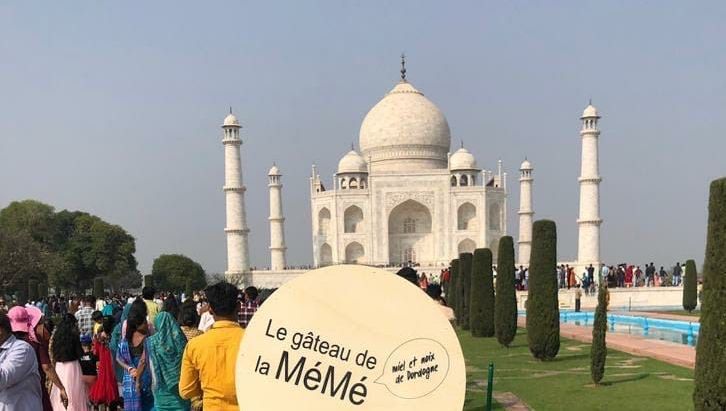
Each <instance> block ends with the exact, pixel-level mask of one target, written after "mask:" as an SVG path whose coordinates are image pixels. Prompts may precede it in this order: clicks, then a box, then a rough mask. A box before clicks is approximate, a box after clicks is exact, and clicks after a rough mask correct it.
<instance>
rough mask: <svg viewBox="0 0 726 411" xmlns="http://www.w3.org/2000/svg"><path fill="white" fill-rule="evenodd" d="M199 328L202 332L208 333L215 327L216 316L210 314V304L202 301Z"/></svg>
mask: <svg viewBox="0 0 726 411" xmlns="http://www.w3.org/2000/svg"><path fill="white" fill-rule="evenodd" d="M199 313H200V315H199V326H198V327H197V328H198V329H199V331H201V332H207V331H208V330H209V329H210V328H212V325H214V316H212V313H210V312H209V303H208V302H207V301H204V300H202V301H201V302H200V306H199Z"/></svg>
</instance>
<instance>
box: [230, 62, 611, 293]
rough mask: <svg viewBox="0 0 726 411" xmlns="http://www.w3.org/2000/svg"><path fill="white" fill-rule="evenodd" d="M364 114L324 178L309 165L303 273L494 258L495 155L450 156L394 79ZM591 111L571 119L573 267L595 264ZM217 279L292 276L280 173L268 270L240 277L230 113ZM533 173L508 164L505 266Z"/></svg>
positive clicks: (595, 135)
mask: <svg viewBox="0 0 726 411" xmlns="http://www.w3.org/2000/svg"><path fill="white" fill-rule="evenodd" d="M400 72H401V75H400V80H399V81H398V83H397V84H395V85H394V86H393V88H392V89H390V91H388V93H386V94H385V95H384V96H383V98H382V99H381V100H380V101H379V102H377V103H376V104H375V105H374V106H373V107H372V108H371V109H370V110H369V111H368V113H367V114H366V115H365V117H364V118H363V121H362V123H361V126H360V133H359V138H358V148H359V149H358V150H356V147H355V145H353V146H352V147H351V150H350V151H349V152H348V153H346V154H345V155H344V156H343V157H342V158H341V159H340V161H339V162H338V167H337V170H336V172H335V174H334V177H333V180H332V181H324V180H323V179H322V178H321V176H320V174H319V172H318V169H317V167H316V166H315V165H313V166H312V173H311V176H310V210H311V221H312V226H311V242H312V261H313V264H314V266H315V267H321V266H326V265H332V264H365V265H371V266H379V267H400V266H402V265H405V264H412V265H416V266H420V267H424V268H427V270H426V271H428V272H438V270H440V269H441V268H443V267H445V266H448V264H449V262H450V261H451V260H452V259H454V258H456V257H457V256H458V255H459V254H460V253H464V252H473V251H474V249H476V248H490V249H491V250H492V253H493V255H494V256H495V258H496V255H497V249H498V244H499V239H500V238H501V237H502V236H505V235H507V234H508V230H507V211H508V206H507V197H508V187H507V173H506V172H504V171H503V165H502V162H501V160H500V161H498V163H497V164H496V165H495V166H494V167H493V168H492V169H486V168H483V167H480V166H479V164H478V163H477V161H476V157H475V156H474V154H472V153H471V152H469V151H468V150H467V149H466V148H465V147H464V145H463V144H461V146H460V147H459V148H458V149H456V150H455V151H453V152H452V148H451V144H452V136H451V131H450V128H449V123H448V121H447V120H446V116H445V115H444V113H442V112H441V110H439V108H438V107H437V106H436V105H435V104H434V103H433V102H432V101H431V100H430V99H429V98H427V97H426V96H425V95H424V93H423V92H421V91H420V90H419V89H417V88H416V87H415V86H414V85H413V84H412V83H411V82H410V81H409V80H408V79H407V76H406V66H405V60H404V59H403V58H402V60H401V70H400ZM599 118H600V116H599V114H598V112H597V109H595V107H593V106H592V105H591V104H590V105H588V106H587V107H586V108H585V110H584V112H583V114H582V116H581V117H580V119H581V121H582V130H581V131H580V137H581V140H582V168H581V174H580V178H579V183H580V216H579V219H578V220H577V221H578V227H579V242H578V260H577V261H576V262H573V263H572V264H573V265H576V266H578V267H584V266H587V265H589V264H593V265H594V266H596V267H598V266H600V265H601V260H600V233H599V230H600V225H601V223H602V220H601V219H600V217H599V183H600V180H601V178H600V176H599V169H598V139H599V135H600V131H599V128H598V120H599ZM222 129H223V138H222V143H223V146H224V157H225V184H224V188H223V190H224V192H225V198H226V217H227V218H226V227H225V233H226V236H227V271H226V272H225V275H226V277H227V278H228V280H230V281H232V282H235V283H238V284H241V285H244V286H247V285H255V286H258V287H263V288H275V287H279V286H280V285H281V284H283V283H284V282H286V281H288V280H290V279H292V278H294V277H296V276H298V275H300V274H302V273H303V272H304V270H291V269H287V264H286V257H285V254H286V250H287V247H286V245H285V235H284V222H285V217H284V214H283V201H282V187H283V185H282V173H281V170H280V167H278V166H277V165H273V166H272V168H271V169H270V171H269V173H268V187H269V205H270V217H269V227H270V269H269V270H251V269H250V262H249V246H248V241H249V229H248V228H247V221H246V213H245V191H246V188H245V186H244V183H243V178H242V175H243V166H242V162H241V156H240V149H241V146H242V138H241V136H240V129H241V126H240V124H239V121H238V120H237V118H236V117H235V116H234V114H232V112H231V110H230V113H229V114H228V115H227V117H226V118H225V119H224V122H223V125H222ZM533 181H534V178H533V167H532V163H531V162H530V161H529V160H527V159H525V160H524V162H523V163H522V164H521V166H520V169H519V183H520V184H519V188H520V196H519V197H520V204H519V210H518V216H519V233H518V236H517V237H515V241H516V242H517V245H518V247H517V249H518V252H517V254H518V255H517V262H518V264H520V265H524V266H527V265H528V264H529V253H530V249H531V240H532V223H533V219H534V209H533V201H532V200H533V198H532V197H533V196H532V189H533Z"/></svg>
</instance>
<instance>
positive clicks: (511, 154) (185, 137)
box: [0, 1, 726, 272]
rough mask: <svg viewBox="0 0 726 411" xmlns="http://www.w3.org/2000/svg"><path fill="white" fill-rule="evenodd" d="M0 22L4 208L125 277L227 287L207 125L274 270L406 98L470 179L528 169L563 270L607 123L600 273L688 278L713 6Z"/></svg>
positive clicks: (700, 218)
mask: <svg viewBox="0 0 726 411" xmlns="http://www.w3.org/2000/svg"><path fill="white" fill-rule="evenodd" d="M635 3H636V2H631V1H607V2H602V1H598V2H570V1H566V2H565V1H563V2H551V1H548V2H517V1H508V2H481V1H476V2H440V1H427V2H422V1H355V2H352V1H327V2H322V1H321V2H315V1H289V2H284V3H283V2H274V1H256V2H252V1H246V2H242V1H227V2H223V1H204V2H200V1H153V2H98V1H77V2H70V3H69V2H57V1H52V2H51V1H47V2H40V1H38V2H20V1H16V2H3V3H0V207H5V206H6V205H7V204H8V203H9V202H11V201H13V200H19V199H26V198H34V199H38V200H41V201H44V202H47V203H50V204H52V205H54V206H55V207H56V208H58V209H63V208H68V209H72V210H75V209H79V210H85V211H89V212H91V213H93V214H97V215H99V216H101V217H102V218H104V219H106V220H107V221H110V222H113V223H116V224H120V225H121V226H123V227H125V228H126V229H127V230H128V231H129V232H130V233H131V234H132V235H133V236H134V237H136V239H137V250H138V251H137V257H138V259H139V263H140V266H139V268H140V269H141V270H142V271H143V272H148V271H150V267H151V263H152V262H153V259H154V258H155V257H156V256H158V255H159V254H162V253H183V254H186V255H188V256H190V257H192V258H193V259H195V260H197V261H199V262H201V264H202V265H203V266H204V268H205V269H206V270H207V271H208V272H221V271H224V269H225V265H226V260H225V258H226V246H225V237H224V232H223V228H224V194H223V192H222V185H223V176H224V168H223V167H224V164H223V147H222V143H221V130H220V128H219V125H220V124H221V122H222V119H223V118H224V116H225V114H226V113H227V110H228V106H230V105H231V106H233V107H234V111H235V114H236V115H237V116H238V118H239V119H240V121H241V123H242V124H243V126H244V128H243V129H242V135H243V138H244V140H245V143H244V145H243V146H242V149H243V161H244V173H245V176H244V177H245V181H246V184H247V187H248V190H247V215H248V217H249V225H250V228H251V230H252V231H251V233H250V240H251V247H250V248H251V255H252V264H253V265H258V266H266V265H268V264H269V254H268V251H267V247H268V246H269V228H268V226H267V216H268V192H267V177H266V174H267V170H268V169H269V167H270V165H271V164H272V162H273V161H275V162H277V164H278V165H279V166H280V168H281V169H282V171H283V174H284V177H283V182H284V184H285V186H284V189H283V197H284V202H285V213H286V217H287V220H286V236H287V241H288V248H289V251H288V259H289V261H290V263H292V264H307V263H310V262H311V261H312V255H311V254H312V247H311V243H310V236H311V233H310V231H311V229H310V207H309V191H308V190H309V187H308V176H309V174H310V167H311V164H312V163H317V164H318V166H319V169H320V171H321V174H323V175H324V176H325V178H326V180H327V182H328V185H330V184H329V181H330V179H331V175H332V173H334V171H335V167H336V165H337V162H338V160H339V159H340V157H341V156H342V155H343V154H345V152H346V151H347V150H349V149H350V143H351V141H353V140H356V141H357V138H358V131H359V127H360V123H361V120H362V119H363V116H364V115H365V114H366V112H367V111H368V110H369V109H370V108H371V107H372V106H373V105H374V104H375V103H376V102H377V101H378V100H379V99H380V98H381V97H382V96H383V95H384V93H386V92H387V91H388V90H389V89H390V88H391V87H392V86H393V85H394V84H395V82H396V81H397V80H398V75H399V73H398V70H399V55H400V53H401V51H405V52H406V54H407V55H408V78H409V80H410V81H411V82H412V83H413V84H414V85H415V86H416V87H417V88H419V89H420V90H421V91H423V92H424V93H425V94H426V95H427V96H428V97H429V98H430V99H431V100H432V101H433V102H434V103H435V104H437V105H438V106H439V107H440V108H441V110H442V111H443V112H444V113H445V115H446V116H447V118H448V120H449V124H450V126H451V130H452V135H453V138H452V145H454V146H456V145H458V141H459V139H463V140H464V141H465V143H466V146H467V148H469V150H470V151H472V152H473V153H474V154H475V155H476V157H477V160H478V162H479V165H480V166H481V167H484V168H489V169H493V168H495V167H496V160H497V158H501V159H502V160H503V161H504V165H505V168H506V169H507V170H508V171H509V181H508V183H509V187H510V189H511V190H510V193H511V194H510V197H509V210H508V211H509V227H508V228H509V233H510V234H513V235H515V237H516V233H517V219H516V216H517V215H516V210H517V207H518V195H519V193H518V183H517V170H516V169H517V168H518V165H519V164H520V162H521V161H522V160H523V159H524V157H525V156H528V158H529V159H530V160H531V161H532V162H533V163H534V167H535V171H534V176H535V188H534V206H535V211H536V215H535V218H551V219H554V220H555V221H556V222H557V224H558V234H559V254H560V258H562V259H572V258H574V257H575V255H576V249H577V228H576V222H575V220H576V219H577V210H578V184H577V177H578V174H579V161H580V160H579V156H580V137H579V134H578V132H579V129H580V123H579V119H578V117H579V116H580V114H581V112H582V109H583V108H584V107H585V105H586V104H587V100H588V98H592V99H593V103H594V104H595V105H596V106H597V107H598V109H599V110H600V112H601V115H602V116H603V118H602V120H601V122H600V127H601V130H602V135H601V138H600V160H601V174H602V176H603V182H602V185H601V193H602V199H601V210H602V217H603V218H604V220H605V222H604V224H603V226H602V255H603V257H604V258H605V259H606V260H607V261H609V262H620V261H634V262H635V263H639V264H642V263H644V262H648V261H651V260H652V261H656V263H657V264H666V263H667V264H671V263H674V262H675V260H681V261H682V260H684V259H685V258H695V259H696V260H697V261H698V262H699V264H700V261H701V260H702V259H703V253H704V244H705V229H706V227H705V225H706V217H707V212H706V208H707V198H708V184H709V182H710V180H712V179H714V178H717V177H720V176H723V175H726V161H724V159H723V156H724V153H725V152H726V124H725V123H726V116H725V115H724V110H725V109H726V75H724V73H726V41H725V39H726V25H725V24H723V22H724V20H726V3H724V2H683V1H672V2H671V1H668V2H666V1H658V2H655V1H649V2H638V4H635Z"/></svg>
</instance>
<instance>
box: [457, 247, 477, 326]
mask: <svg viewBox="0 0 726 411" xmlns="http://www.w3.org/2000/svg"><path fill="white" fill-rule="evenodd" d="M473 258H474V256H473V255H472V254H471V253H461V254H459V277H460V279H459V287H460V288H461V292H460V293H459V294H458V295H457V298H459V297H460V298H461V302H460V303H459V307H461V322H460V323H459V325H460V326H461V328H462V329H464V330H468V329H469V325H470V324H469V304H471V303H470V301H469V300H470V299H471V262H472V259H473Z"/></svg>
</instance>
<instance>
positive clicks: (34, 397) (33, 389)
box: [0, 312, 43, 411]
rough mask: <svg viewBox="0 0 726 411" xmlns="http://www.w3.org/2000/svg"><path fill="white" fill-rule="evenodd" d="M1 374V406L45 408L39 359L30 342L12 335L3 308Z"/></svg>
mask: <svg viewBox="0 0 726 411" xmlns="http://www.w3.org/2000/svg"><path fill="white" fill-rule="evenodd" d="M0 376H1V378H0V409H2V410H8V411H11V410H42V409H43V402H42V394H41V390H42V388H41V386H40V374H39V373H38V359H37V358H36V356H35V353H34V352H33V347H31V346H30V344H28V343H27V342H25V341H22V340H19V339H17V338H16V337H15V335H13V328H12V325H11V323H10V317H8V315H7V314H6V313H5V312H0Z"/></svg>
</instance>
